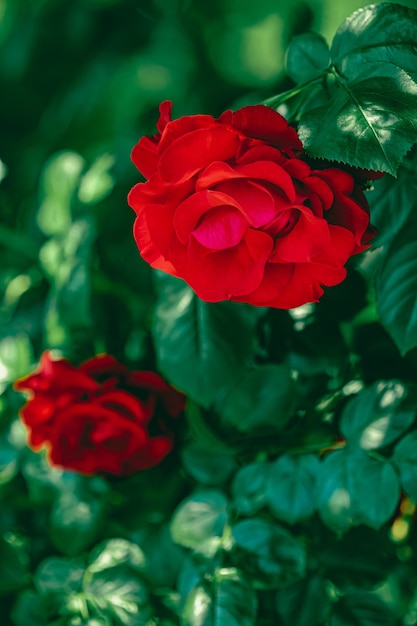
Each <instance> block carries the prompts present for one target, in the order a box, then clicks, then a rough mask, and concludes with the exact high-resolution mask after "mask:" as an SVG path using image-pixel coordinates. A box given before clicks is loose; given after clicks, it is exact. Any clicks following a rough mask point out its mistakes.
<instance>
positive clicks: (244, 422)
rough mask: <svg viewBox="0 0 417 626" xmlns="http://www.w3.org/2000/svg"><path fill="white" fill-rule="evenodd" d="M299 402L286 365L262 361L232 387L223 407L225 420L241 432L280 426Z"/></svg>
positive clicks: (228, 424) (285, 421)
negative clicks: (262, 363)
mask: <svg viewBox="0 0 417 626" xmlns="http://www.w3.org/2000/svg"><path fill="white" fill-rule="evenodd" d="M295 403H296V394H295V385H294V382H293V380H292V378H291V375H290V370H289V368H288V366H286V365H275V364H272V363H271V364H268V365H262V366H260V367H258V368H256V369H254V370H252V371H251V372H249V373H248V374H247V375H246V376H245V377H244V378H243V379H242V380H241V381H240V382H239V384H238V385H237V386H236V387H235V388H234V389H233V390H232V391H231V393H230V394H229V395H228V396H227V398H226V399H225V401H224V403H223V407H222V409H221V412H222V416H223V419H224V422H225V424H226V425H227V426H233V427H234V428H236V429H237V430H239V431H241V432H247V431H253V430H256V429H259V430H260V429H265V428H268V429H274V430H276V429H280V428H282V426H284V424H286V423H287V421H288V420H289V419H290V417H291V415H292V413H293V411H294V409H295Z"/></svg>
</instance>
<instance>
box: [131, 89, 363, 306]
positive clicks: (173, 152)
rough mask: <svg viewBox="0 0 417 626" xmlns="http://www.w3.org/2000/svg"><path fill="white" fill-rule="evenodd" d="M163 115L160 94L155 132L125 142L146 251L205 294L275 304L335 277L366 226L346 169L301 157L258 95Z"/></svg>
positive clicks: (292, 134) (309, 294)
mask: <svg viewBox="0 0 417 626" xmlns="http://www.w3.org/2000/svg"><path fill="white" fill-rule="evenodd" d="M170 115H171V103H170V102H164V103H162V104H161V106H160V118H159V121H158V124H157V128H158V131H159V132H158V134H156V135H154V136H153V137H143V138H142V139H140V141H139V142H138V144H137V145H136V146H135V147H134V148H133V151H132V160H133V162H134V164H135V165H136V167H137V168H138V169H139V171H140V172H141V173H142V174H143V175H144V177H145V178H147V182H145V183H139V184H137V185H135V187H133V189H132V190H131V192H130V194H129V204H130V206H131V207H132V208H133V209H134V211H135V212H136V220H135V225H134V236H135V240H136V243H137V245H138V248H139V250H140V253H141V255H142V257H143V258H144V259H145V261H147V262H148V263H150V265H151V266H152V267H154V268H157V269H160V270H163V271H165V272H168V273H169V274H172V275H174V276H178V277H180V278H182V279H184V280H185V281H186V282H187V283H188V284H189V285H190V286H191V287H192V289H194V291H195V292H196V293H197V295H198V296H199V297H200V298H201V299H203V300H205V301H208V302H216V301H220V300H234V301H238V302H248V303H250V304H253V305H257V306H270V307H276V308H283V309H289V308H293V307H296V306H299V305H301V304H305V303H306V302H314V301H317V300H318V299H319V298H320V296H321V295H322V294H323V286H332V285H336V284H338V283H340V282H341V281H342V280H343V279H344V278H345V275H346V269H345V264H346V262H347V260H348V259H349V257H350V256H351V255H353V254H356V253H358V252H361V251H362V250H364V249H366V247H367V244H368V242H369V241H370V239H371V238H372V234H373V229H372V227H370V225H369V211H368V204H367V201H366V199H365V197H364V195H363V193H362V190H361V187H360V185H359V183H358V182H356V181H355V178H354V177H353V175H352V174H351V173H349V172H347V171H345V170H343V169H340V168H337V167H325V168H323V169H317V168H315V167H312V166H311V165H309V163H308V162H307V161H306V158H305V155H304V154H303V148H302V144H301V142H300V140H299V139H298V137H297V133H296V131H295V130H294V129H293V128H291V127H290V126H289V125H288V124H287V122H286V120H285V119H284V118H283V117H282V116H281V115H279V114H278V113H276V112H275V111H274V110H272V109H270V108H268V107H266V106H263V105H256V106H248V107H244V108H242V109H240V110H238V111H236V112H232V111H226V112H225V113H223V114H222V115H221V116H220V118H219V119H218V120H216V119H214V118H213V117H211V116H209V115H194V116H186V117H182V118H180V119H178V120H174V121H171V117H170Z"/></svg>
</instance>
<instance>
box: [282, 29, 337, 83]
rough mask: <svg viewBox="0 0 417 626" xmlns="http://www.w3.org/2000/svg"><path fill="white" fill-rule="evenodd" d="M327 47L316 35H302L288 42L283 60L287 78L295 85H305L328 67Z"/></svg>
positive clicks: (320, 37)
mask: <svg viewBox="0 0 417 626" xmlns="http://www.w3.org/2000/svg"><path fill="white" fill-rule="evenodd" d="M329 63H330V55H329V46H328V45H327V42H326V40H325V39H324V38H323V37H322V36H321V35H317V34H316V33H302V34H301V35H296V36H295V37H293V38H292V39H291V41H290V45H289V47H288V50H287V56H286V60H285V69H286V71H287V74H288V76H289V77H290V78H291V79H292V80H293V81H294V82H296V83H306V82H307V81H309V80H311V79H312V78H316V76H320V74H322V73H323V72H324V70H326V69H327V68H328V67H329Z"/></svg>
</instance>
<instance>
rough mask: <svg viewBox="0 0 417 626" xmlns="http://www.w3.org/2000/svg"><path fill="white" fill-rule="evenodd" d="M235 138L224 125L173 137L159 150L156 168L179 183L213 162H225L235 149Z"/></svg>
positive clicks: (236, 139)
mask: <svg viewBox="0 0 417 626" xmlns="http://www.w3.org/2000/svg"><path fill="white" fill-rule="evenodd" d="M238 145H239V138H238V136H237V134H236V133H234V132H233V131H231V130H227V129H225V128H221V127H217V128H201V129H198V130H195V131H193V132H191V133H190V132H189V133H187V134H185V135H182V136H181V137H179V138H178V139H175V140H174V141H173V142H172V143H171V144H169V145H168V147H167V148H166V149H165V151H164V152H162V153H161V155H160V159H159V163H158V170H159V173H160V175H161V177H162V178H163V179H165V180H169V181H171V182H176V183H179V182H182V181H185V180H187V179H188V178H190V177H191V176H193V175H194V174H196V173H197V172H198V171H199V170H201V169H203V168H205V167H207V165H209V164H210V163H213V161H227V160H228V159H231V158H232V157H233V156H234V155H235V154H236V151H237V148H238Z"/></svg>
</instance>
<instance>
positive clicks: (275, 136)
mask: <svg viewBox="0 0 417 626" xmlns="http://www.w3.org/2000/svg"><path fill="white" fill-rule="evenodd" d="M219 121H220V122H222V123H223V124H230V125H231V126H233V127H234V128H237V129H238V130H239V131H240V132H242V133H243V134H245V135H246V136H247V137H253V138H255V139H262V140H264V141H266V142H267V143H270V144H272V145H274V146H278V147H289V148H297V149H299V150H301V149H302V147H303V146H302V143H301V141H300V140H299V139H298V136H297V133H296V132H295V130H294V129H293V128H291V126H289V125H288V122H287V120H286V119H285V118H284V117H282V115H280V114H279V113H277V112H276V111H274V110H273V109H271V108H270V107H267V106H264V105H262V104H256V105H254V106H246V107H243V108H241V109H239V110H238V111H235V112H232V111H226V112H225V113H223V114H222V115H221V116H220V118H219Z"/></svg>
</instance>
